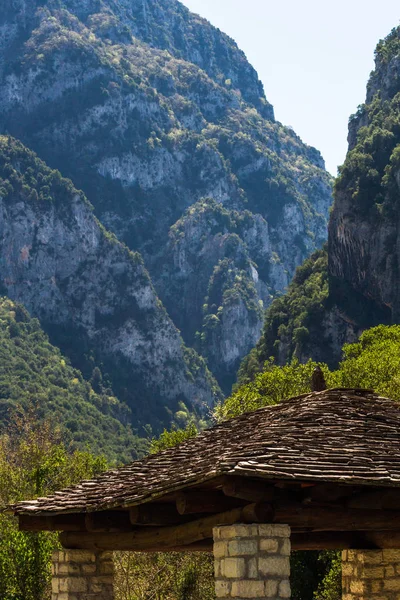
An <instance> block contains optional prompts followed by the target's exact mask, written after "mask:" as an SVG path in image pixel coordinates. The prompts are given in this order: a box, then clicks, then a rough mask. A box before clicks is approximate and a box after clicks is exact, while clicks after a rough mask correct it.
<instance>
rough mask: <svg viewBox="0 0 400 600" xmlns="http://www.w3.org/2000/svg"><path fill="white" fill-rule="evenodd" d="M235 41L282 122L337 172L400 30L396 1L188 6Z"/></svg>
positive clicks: (218, 1) (199, 2)
mask: <svg viewBox="0 0 400 600" xmlns="http://www.w3.org/2000/svg"><path fill="white" fill-rule="evenodd" d="M182 1H183V4H185V5H186V6H187V7H188V8H189V9H190V10H192V11H193V12H196V13H198V14H200V15H201V16H203V17H205V18H206V19H208V20H209V21H211V23H212V24H213V25H215V26H216V27H219V28H220V29H221V30H222V31H224V32H225V33H227V34H228V35H230V36H231V37H233V38H234V39H235V41H236V42H237V43H238V45H239V47H240V48H241V49H242V50H244V52H245V53H246V55H247V57H248V59H249V61H250V62H251V63H252V65H253V66H254V67H255V68H256V70H257V71H258V74H259V77H260V79H261V80H262V82H263V83H264V87H265V92H266V96H267V98H268V100H269V101H270V102H271V103H272V104H273V105H274V108H275V116H276V118H277V119H278V120H279V121H282V123H284V124H285V125H291V126H292V127H293V128H294V130H295V131H296V133H298V134H299V135H300V137H301V138H302V139H303V141H304V142H306V143H308V144H311V145H313V146H315V147H316V148H318V150H320V151H321V152H322V154H323V156H324V158H325V160H326V165H327V168H328V170H329V171H331V172H332V173H333V174H336V169H337V166H338V165H339V164H341V163H342V162H343V160H344V158H345V154H346V150H347V123H348V119H349V116H350V115H351V114H352V113H354V112H355V111H356V110H357V106H358V105H359V104H361V103H362V102H364V100H365V88H366V83H367V80H368V76H369V73H370V72H371V70H372V68H373V66H374V62H373V59H374V50H375V46H376V44H377V42H378V41H379V39H381V38H383V37H385V36H386V35H387V34H388V33H389V32H390V31H391V29H392V28H393V27H396V26H397V25H398V24H399V20H400V5H399V4H398V2H395V0H374V1H373V0H335V1H332V0H330V1H327V0H182Z"/></svg>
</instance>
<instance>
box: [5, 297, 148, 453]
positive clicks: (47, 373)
mask: <svg viewBox="0 0 400 600" xmlns="http://www.w3.org/2000/svg"><path fill="white" fill-rule="evenodd" d="M94 388H95V389H96V391H95V389H94ZM33 400H34V402H35V405H36V406H37V410H38V414H39V415H40V417H41V418H43V419H45V418H47V417H57V421H58V423H59V424H60V425H61V426H62V428H63V436H64V440H65V443H66V444H67V446H68V447H69V448H70V449H71V450H75V449H81V450H82V449H84V448H86V447H89V448H90V449H91V451H92V452H96V453H101V452H103V453H104V454H106V455H107V456H108V457H109V458H110V459H114V460H116V461H118V462H121V461H123V462H126V461H128V460H130V459H132V458H134V457H136V456H137V455H138V452H139V453H143V452H144V450H145V446H144V445H143V441H141V440H139V439H138V438H137V437H136V436H134V435H133V433H132V431H131V429H130V427H129V426H128V425H123V424H122V422H123V421H124V422H125V423H126V422H127V421H128V420H129V413H128V409H127V408H126V407H125V406H124V405H123V404H121V403H120V402H119V401H118V400H117V399H116V398H115V397H114V396H113V394H112V392H111V390H109V389H108V388H103V385H102V381H101V372H100V371H99V369H94V371H93V377H92V384H90V383H89V382H88V381H85V380H84V379H83V377H82V374H81V373H80V372H79V371H78V370H76V369H74V368H72V367H71V365H70V363H69V361H68V359H66V358H65V357H63V356H62V354H61V353H60V351H59V350H58V349H57V348H55V347H54V346H52V345H51V344H50V342H49V339H48V337H47V335H46V334H45V333H44V332H43V330H42V329H41V327H40V324H39V321H38V320H37V319H32V318H31V317H30V316H29V314H28V313H27V311H26V310H25V309H24V308H23V307H22V306H21V305H20V304H16V303H14V302H11V300H8V299H6V298H2V299H0V431H1V430H3V431H4V428H5V426H6V425H7V423H8V419H9V412H10V410H11V409H13V408H15V407H16V406H21V407H23V408H24V409H28V407H29V406H30V403H31V402H32V401H33Z"/></svg>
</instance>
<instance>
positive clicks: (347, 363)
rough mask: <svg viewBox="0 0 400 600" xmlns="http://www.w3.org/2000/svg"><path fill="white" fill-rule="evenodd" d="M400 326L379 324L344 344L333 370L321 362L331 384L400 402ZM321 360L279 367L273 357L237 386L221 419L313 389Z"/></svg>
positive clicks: (220, 413)
mask: <svg viewBox="0 0 400 600" xmlns="http://www.w3.org/2000/svg"><path fill="white" fill-rule="evenodd" d="M399 348H400V325H391V326H388V325H379V326H377V327H373V328H372V329H369V330H367V331H364V333H363V334H362V335H361V336H360V339H359V341H358V342H356V343H354V344H346V345H345V346H344V347H343V360H342V361H341V362H340V364H339V366H338V368H337V369H336V370H334V371H331V370H330V369H329V368H328V366H327V365H326V364H320V366H321V367H322V370H323V372H324V375H325V379H326V382H327V385H328V387H331V388H332V387H348V388H349V387H350V388H352V387H355V388H366V389H371V390H374V391H375V392H377V393H379V394H382V395H383V396H387V397H389V398H392V399H394V400H399V401H400V376H399V372H400V352H399ZM317 364H318V363H316V362H314V361H312V360H309V361H308V362H307V363H306V364H301V363H299V362H298V361H297V360H293V361H292V362H291V363H290V364H288V365H286V366H284V367H279V366H277V365H275V364H274V363H273V361H272V360H269V361H266V362H265V363H264V370H263V372H261V373H258V374H257V375H256V376H255V378H254V379H253V380H252V381H250V382H249V383H246V384H244V385H242V386H240V387H238V388H237V389H236V391H235V392H234V393H233V394H232V396H231V397H230V398H228V399H227V400H226V401H225V402H224V403H223V404H222V405H221V406H219V407H218V408H217V416H218V418H219V419H221V418H222V419H226V418H231V417H235V416H237V415H239V414H241V413H243V412H247V411H251V410H255V409H257V408H261V407H262V406H269V405H272V404H277V403H278V402H279V401H280V400H282V399H284V398H290V397H292V396H295V395H299V394H303V393H306V392H309V391H311V374H312V372H313V370H314V369H315V367H316V366H317Z"/></svg>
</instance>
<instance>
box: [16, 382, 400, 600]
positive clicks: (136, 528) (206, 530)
mask: <svg viewBox="0 0 400 600" xmlns="http://www.w3.org/2000/svg"><path fill="white" fill-rule="evenodd" d="M399 505H400V406H399V404H397V403H395V402H393V401H391V400H388V399H386V398H382V397H379V396H378V395H376V394H374V393H373V392H371V391H369V390H360V389H334V390H326V391H322V392H314V393H310V394H305V395H302V396H298V397H296V398H292V399H290V400H285V401H282V402H281V403H280V404H279V405H276V406H270V407H267V408H262V409H259V410H257V411H254V412H251V413H247V414H243V415H241V416H239V417H237V418H235V419H232V420H230V421H227V422H224V423H221V424H219V425H217V426H215V427H213V428H211V429H209V430H207V431H204V432H203V433H202V434H201V435H199V436H198V437H197V438H195V439H192V440H189V441H186V442H184V443H183V444H181V445H179V446H177V447H175V448H171V449H169V450H166V451H164V452H160V453H159V454H156V455H152V456H148V457H147V458H145V459H143V460H139V461H136V462H134V463H132V464H130V465H128V466H126V467H123V468H120V469H116V470H112V471H109V472H107V473H105V474H103V475H101V476H100V477H97V478H96V479H93V480H90V481H83V482H82V483H80V484H79V485H77V486H75V487H71V488H68V489H65V490H63V491H60V492H56V493H55V494H54V495H52V496H49V497H47V498H38V499H37V500H35V501H30V502H21V503H19V504H18V505H16V506H15V507H13V510H14V512H15V514H16V515H17V516H18V518H19V524H20V528H21V529H22V530H25V531H60V532H61V533H60V541H61V544H62V546H63V548H64V550H63V551H61V552H56V553H55V554H54V557H53V596H52V598H53V600H94V599H95V598H96V600H112V599H113V597H114V595H113V563H112V551H114V550H127V551H149V552H151V551H157V552H160V551H163V552H164V551H165V552H168V551H172V550H174V551H177V550H178V551H184V552H194V551H209V552H212V551H213V552H214V557H215V585H216V595H217V597H218V598H231V599H232V598H235V599H236V600H239V599H240V600H242V599H244V598H247V599H249V598H250V599H256V598H268V599H275V598H283V599H284V598H289V597H290V583H289V577H290V562H289V558H290V552H291V549H292V550H299V549H301V550H316V549H321V550H323V549H340V550H343V554H342V556H343V594H344V595H343V597H344V598H345V600H362V599H366V598H368V599H375V600H394V599H397V600H398V599H399V598H400V507H399Z"/></svg>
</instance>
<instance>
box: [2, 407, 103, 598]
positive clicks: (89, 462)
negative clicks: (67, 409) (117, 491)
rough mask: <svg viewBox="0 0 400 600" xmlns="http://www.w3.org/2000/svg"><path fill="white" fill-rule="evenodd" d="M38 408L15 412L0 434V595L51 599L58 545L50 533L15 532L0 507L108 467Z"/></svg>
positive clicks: (13, 520) (13, 521)
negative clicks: (76, 446)
mask: <svg viewBox="0 0 400 600" xmlns="http://www.w3.org/2000/svg"><path fill="white" fill-rule="evenodd" d="M38 412H40V411H39V409H38V408H37V407H35V406H31V407H30V408H29V409H28V410H27V411H22V410H21V411H18V410H16V411H15V412H14V414H13V415H12V416H11V418H10V424H9V426H8V428H7V430H6V432H5V433H4V434H3V435H2V436H1V437H0V597H1V598H2V600H47V599H48V598H50V591H49V585H50V557H51V553H52V551H53V550H54V549H55V548H56V547H57V546H58V542H57V536H56V535H55V534H51V533H26V532H21V531H19V530H18V523H17V519H16V518H15V517H13V516H12V515H10V514H7V513H5V512H2V509H4V508H6V507H7V506H10V505H11V504H13V503H15V502H19V501H21V500H28V499H32V498H36V497H38V496H42V495H45V494H50V493H52V492H54V491H55V490H57V489H60V488H62V487H66V486H69V485H72V484H73V483H77V482H78V481H80V480H82V479H86V478H88V477H93V476H94V475H96V474H98V473H100V472H101V471H103V470H104V469H105V468H106V461H105V459H104V458H102V457H94V456H93V455H91V454H90V453H88V452H82V451H79V450H76V451H74V452H72V453H69V452H68V449H67V448H66V446H65V445H64V443H63V441H62V437H61V431H60V429H59V428H58V427H57V426H56V425H55V423H54V422H52V421H51V420H49V419H45V420H43V419H42V418H39V415H38Z"/></svg>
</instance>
